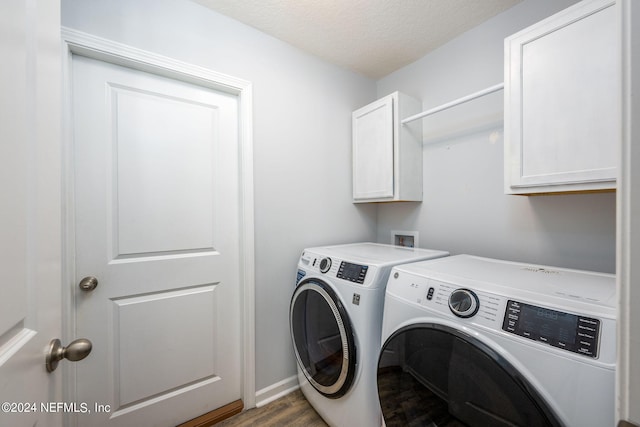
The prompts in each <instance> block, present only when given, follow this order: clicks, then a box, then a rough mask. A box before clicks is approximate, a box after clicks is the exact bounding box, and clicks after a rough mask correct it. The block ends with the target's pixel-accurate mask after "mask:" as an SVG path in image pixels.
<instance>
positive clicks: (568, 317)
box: [502, 300, 600, 358]
mask: <svg viewBox="0 0 640 427" xmlns="http://www.w3.org/2000/svg"><path fill="white" fill-rule="evenodd" d="M502 329H503V330H505V331H507V332H511V333H512V334H516V335H520V336H521V337H525V338H529V339H531V340H534V341H540V342H544V343H547V344H550V345H552V346H554V347H558V348H561V349H563V350H568V351H572V352H574V353H578V354H582V355H585V356H590V357H594V358H595V357H598V337H599V335H600V320H598V319H594V318H591V317H585V316H578V315H575V314H570V313H565V312H562V311H556V310H551V309H548V308H543V307H538V306H535V305H531V304H525V303H522V302H518V301H514V300H509V301H508V302H507V311H506V313H505V316H504V322H503V323H502Z"/></svg>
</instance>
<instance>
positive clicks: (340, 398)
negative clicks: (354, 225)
mask: <svg viewBox="0 0 640 427" xmlns="http://www.w3.org/2000/svg"><path fill="white" fill-rule="evenodd" d="M447 255H448V253H447V252H444V251H436V250H427V249H416V248H406V247H399V246H390V245H382V244H376V243H356V244H350V245H339V246H328V247H318V248H311V249H306V250H305V251H304V252H303V253H302V256H301V257H300V260H299V263H298V278H297V281H296V288H295V290H294V293H293V297H292V298H291V305H290V328H291V337H292V340H293V347H294V350H295V356H296V359H297V362H298V379H299V381H300V388H301V389H302V392H303V393H304V395H305V397H306V398H307V400H308V401H309V403H310V404H311V405H312V406H313V407H314V408H315V410H316V411H317V412H318V413H319V414H320V416H322V418H323V419H324V420H325V421H326V422H327V423H328V424H329V425H332V426H337V427H353V426H363V427H367V426H380V424H381V421H382V417H381V413H380V408H379V406H378V394H377V389H376V363H377V360H378V353H379V351H380V329H381V326H382V309H383V305H384V291H385V286H386V283H387V279H388V277H389V272H390V271H391V268H392V267H393V266H395V265H398V264H402V263H408V262H416V261H420V260H425V259H432V258H438V257H443V256H447Z"/></svg>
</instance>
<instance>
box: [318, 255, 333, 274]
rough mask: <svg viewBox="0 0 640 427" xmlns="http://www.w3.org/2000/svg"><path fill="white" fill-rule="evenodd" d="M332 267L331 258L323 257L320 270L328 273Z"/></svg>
mask: <svg viewBox="0 0 640 427" xmlns="http://www.w3.org/2000/svg"><path fill="white" fill-rule="evenodd" d="M330 268H331V258H322V260H321V261H320V272H321V273H326V272H327V271H329V269H330Z"/></svg>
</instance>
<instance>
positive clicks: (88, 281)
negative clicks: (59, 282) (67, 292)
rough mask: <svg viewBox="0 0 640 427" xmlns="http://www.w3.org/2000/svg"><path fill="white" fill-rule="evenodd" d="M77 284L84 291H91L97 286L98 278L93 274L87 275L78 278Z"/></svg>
mask: <svg viewBox="0 0 640 427" xmlns="http://www.w3.org/2000/svg"><path fill="white" fill-rule="evenodd" d="M78 286H79V287H80V289H82V290H83V291H85V292H91V291H92V290H94V289H95V288H96V287H97V286H98V279H96V278H95V277H93V276H87V277H85V278H84V279H82V280H80V283H79V284H78Z"/></svg>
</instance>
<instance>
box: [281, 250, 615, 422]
mask: <svg viewBox="0 0 640 427" xmlns="http://www.w3.org/2000/svg"><path fill="white" fill-rule="evenodd" d="M615 298H616V296H615V277H614V276H613V275H609V274H600V273H591V272H584V271H577V270H569V269H560V268H552V267H544V266H539V265H530V264H521V263H513V262H506V261H500V260H493V259H488V258H479V257H474V256H468V255H457V256H451V257H448V256H447V253H446V252H444V251H430V250H420V249H410V248H401V247H394V246H387V245H378V244H372V243H365V244H354V245H341V246H332V247H322V248H311V249H306V250H305V251H304V252H303V253H302V256H301V258H300V261H299V264H298V278H297V285H296V287H295V290H294V293H293V297H292V300H291V305H290V327H291V335H292V339H293V343H294V350H295V355H296V359H297V362H298V379H299V381H300V387H301V389H302V392H303V393H304V395H305V397H306V398H307V400H308V401H309V403H310V404H311V405H312V406H313V407H314V408H315V409H316V411H317V412H318V413H319V414H320V415H321V416H322V417H323V418H324V419H325V421H327V423H328V424H329V425H331V426H337V427H343V426H344V427H351V426H354V425H357V426H372V427H377V426H380V425H382V424H383V423H385V424H386V425H387V426H388V427H390V426H406V425H412V426H413V425H415V426H436V425H437V426H447V425H448V426H464V425H468V426H527V427H529V426H568V427H572V426H576V427H577V426H581V427H582V426H588V427H599V426H604V425H613V423H614V387H615Z"/></svg>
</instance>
